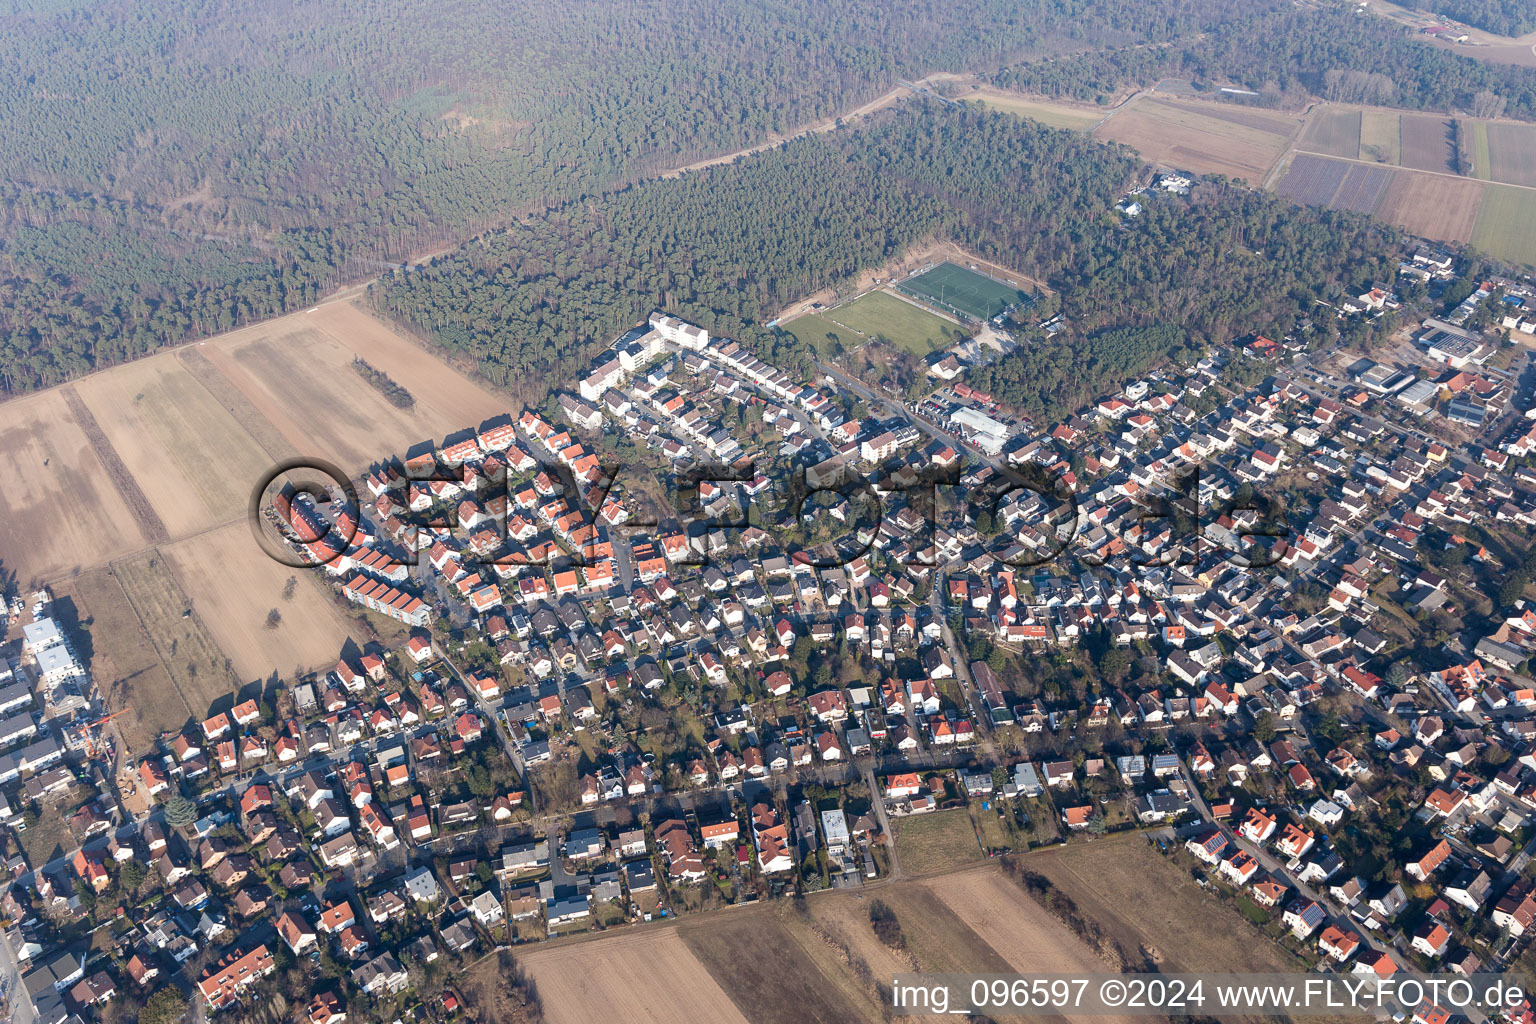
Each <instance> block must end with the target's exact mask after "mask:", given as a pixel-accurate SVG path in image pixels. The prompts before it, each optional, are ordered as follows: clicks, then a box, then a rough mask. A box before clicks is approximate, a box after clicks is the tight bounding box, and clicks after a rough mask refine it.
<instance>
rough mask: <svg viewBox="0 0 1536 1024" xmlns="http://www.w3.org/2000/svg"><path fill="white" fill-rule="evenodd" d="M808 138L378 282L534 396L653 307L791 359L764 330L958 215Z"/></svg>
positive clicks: (380, 296)
mask: <svg viewBox="0 0 1536 1024" xmlns="http://www.w3.org/2000/svg"><path fill="white" fill-rule="evenodd" d="M845 147H846V140H845V139H844V138H843V137H841V136H838V135H814V136H808V137H805V138H802V139H799V140H797V141H795V142H792V143H790V144H789V145H787V146H784V147H782V148H780V149H778V150H774V151H771V152H768V153H765V154H762V155H761V156H758V157H755V158H752V159H748V160H743V161H741V162H739V163H737V164H733V165H729V166H722V167H716V168H712V169H710V170H708V171H704V172H698V173H693V174H688V175H684V176H683V177H681V178H676V179H671V180H666V181H656V182H651V183H648V184H645V185H641V186H637V187H634V188H631V189H628V190H626V191H624V192H621V193H617V194H615V195H612V196H609V197H607V198H606V199H603V200H600V201H591V202H583V203H573V204H571V205H569V206H568V207H565V208H563V209H561V210H559V211H554V212H551V213H547V214H544V215H541V216H538V217H533V218H529V219H527V220H525V221H523V222H520V223H519V224H517V225H515V226H514V227H512V228H509V229H507V230H504V231H497V232H493V233H491V234H489V235H487V236H485V237H483V238H480V239H478V240H476V241H475V242H472V243H470V244H469V245H467V246H465V247H463V248H461V249H459V250H458V251H456V252H455V253H453V254H452V255H449V256H446V257H441V258H438V259H435V260H433V261H431V262H430V263H429V264H427V265H425V266H423V267H420V268H417V269H412V270H409V271H402V272H398V273H395V274H393V275H390V276H388V277H386V278H385V279H383V280H381V281H380V282H378V283H376V284H375V285H374V286H373V287H372V289H371V294H372V295H373V298H374V302H375V304H376V305H377V306H378V308H379V309H380V310H381V311H383V312H384V313H386V314H388V315H390V316H392V317H394V318H396V319H398V320H401V321H405V322H408V323H410V324H413V325H415V326H416V327H417V328H419V329H421V330H423V331H425V332H427V333H429V334H431V335H432V337H434V338H435V339H436V340H437V341H439V342H441V343H442V344H445V345H447V346H449V347H450V348H453V349H455V350H457V351H459V352H462V353H464V354H466V355H468V356H470V357H472V358H474V359H475V360H476V362H477V363H478V364H479V367H480V370H481V372H482V373H483V374H484V375H485V376H486V377H487V378H489V379H490V380H492V381H493V382H495V383H497V384H501V385H504V386H508V387H514V388H519V387H520V388H524V389H528V390H530V391H531V392H538V391H540V390H542V389H544V388H550V387H557V386H559V385H560V384H561V382H569V381H571V380H572V379H574V378H575V377H576V376H577V375H579V374H580V373H581V372H582V371H583V370H584V369H585V367H586V366H587V364H588V363H589V362H590V360H591V357H592V355H593V354H594V353H595V352H596V350H597V349H599V348H601V347H602V346H603V345H605V344H606V343H608V342H609V341H611V340H612V339H613V338H614V337H615V336H617V335H618V334H620V333H622V332H623V331H624V330H625V329H626V328H628V327H629V326H630V325H632V324H634V323H635V322H636V321H637V320H640V319H643V318H644V317H645V316H646V315H647V314H648V313H649V312H650V311H651V310H652V309H655V308H657V307H658V306H660V307H664V308H667V309H670V310H672V311H674V312H676V313H678V314H680V315H682V316H685V317H690V318H692V319H695V320H698V321H701V322H705V323H708V324H709V325H710V327H711V330H713V331H715V332H716V333H725V334H730V335H732V336H734V337H737V338H739V339H741V340H743V341H744V342H746V343H749V344H752V345H754V346H755V347H757V349H758V350H759V351H760V352H762V353H763V354H764V356H765V357H768V358H772V359H774V361H776V362H778V363H780V364H781V365H785V366H786V367H788V368H795V369H799V370H802V371H804V370H807V369H808V368H809V363H808V362H806V361H805V358H804V353H802V352H800V351H799V350H798V348H797V347H796V343H795V341H794V339H793V338H792V337H790V336H788V335H781V334H777V333H770V332H767V331H765V330H764V329H763V328H762V327H761V326H760V325H761V324H762V323H763V322H765V321H766V320H768V319H771V318H772V317H773V315H774V314H775V312H776V311H777V310H778V309H780V308H782V307H783V306H785V305H787V304H789V303H790V302H791V301H793V300H795V299H797V298H799V297H800V296H803V295H808V294H810V293H812V292H815V291H817V290H819V289H821V288H825V287H829V286H838V285H842V284H845V283H848V282H851V281H852V280H853V278H855V277H856V276H857V274H858V272H859V271H860V270H862V269H863V268H865V267H870V266H877V265H879V264H881V263H883V262H885V261H887V260H889V259H892V258H894V257H895V256H896V255H897V254H899V253H900V252H901V251H902V250H904V249H906V248H907V247H908V246H910V245H911V244H912V243H914V242H916V241H918V240H919V239H921V238H922V237H924V236H925V235H927V234H930V233H932V232H933V231H935V230H936V229H937V228H938V227H939V226H940V225H942V224H944V223H945V222H946V219H947V218H949V217H950V216H951V215H950V214H949V213H948V211H946V210H945V209H944V207H943V205H942V204H940V203H938V202H936V201H933V200H928V199H924V198H922V197H918V196H914V195H912V194H911V193H910V192H909V191H907V190H906V189H904V188H902V187H901V186H900V184H899V183H897V182H895V181H893V180H892V179H890V178H888V177H886V176H883V175H880V174H877V173H874V172H873V171H872V170H871V167H870V165H869V163H868V162H867V161H856V160H850V159H849V152H848V151H847V149H846V148H845Z"/></svg>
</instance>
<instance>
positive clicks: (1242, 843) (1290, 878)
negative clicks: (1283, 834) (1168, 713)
mask: <svg viewBox="0 0 1536 1024" xmlns="http://www.w3.org/2000/svg"><path fill="white" fill-rule="evenodd" d="M1179 771H1180V772H1181V773H1182V774H1183V776H1184V782H1185V784H1186V785H1188V786H1189V793H1190V798H1191V799H1192V801H1193V802H1194V805H1195V809H1196V810H1198V811H1199V812H1200V816H1201V817H1202V818H1204V819H1206V820H1207V821H1214V822H1215V824H1216V827H1217V828H1219V829H1220V830H1221V833H1222V835H1224V836H1226V837H1227V842H1229V843H1232V844H1234V845H1236V846H1237V848H1238V849H1240V850H1242V851H1243V852H1245V853H1247V854H1248V855H1249V856H1251V857H1253V858H1254V859H1255V860H1257V861H1258V862H1259V865H1260V866H1261V867H1263V868H1264V870H1265V871H1267V872H1269V873H1270V874H1272V875H1275V876H1278V877H1280V878H1283V879H1285V881H1286V883H1287V884H1288V885H1290V887H1291V888H1293V889H1295V890H1296V891H1297V892H1298V893H1299V894H1301V895H1302V896H1305V897H1306V898H1307V899H1310V900H1316V901H1317V902H1318V903H1319V904H1321V905H1322V906H1323V907H1324V908H1325V909H1326V910H1327V911H1328V915H1329V917H1331V918H1332V919H1333V920H1334V921H1335V922H1337V923H1339V924H1341V925H1344V926H1347V927H1348V928H1349V929H1350V930H1351V931H1353V932H1354V933H1355V934H1357V935H1359V936H1360V940H1361V943H1362V944H1363V945H1364V946H1366V947H1368V948H1369V949H1372V950H1374V951H1376V952H1378V953H1385V952H1391V951H1390V950H1389V949H1387V947H1385V946H1383V945H1381V944H1380V943H1378V942H1377V941H1376V938H1375V936H1374V935H1372V934H1371V933H1370V931H1369V930H1368V929H1365V928H1361V927H1358V926H1357V925H1356V924H1355V922H1354V921H1352V920H1351V919H1350V917H1349V915H1348V914H1346V913H1344V912H1343V911H1341V910H1340V909H1339V908H1338V907H1337V906H1335V905H1334V904H1333V902H1332V901H1331V900H1330V899H1328V897H1326V896H1325V895H1323V894H1322V893H1320V892H1318V891H1316V890H1314V889H1313V888H1312V887H1311V886H1310V885H1307V884H1306V883H1305V882H1302V881H1301V880H1300V879H1298V878H1297V877H1296V876H1295V875H1294V874H1292V873H1291V871H1290V869H1289V868H1287V867H1286V866H1285V865H1284V864H1282V863H1281V862H1280V860H1279V859H1278V858H1276V857H1275V856H1274V855H1273V854H1272V853H1270V852H1269V851H1268V850H1266V849H1264V848H1263V847H1262V846H1259V845H1258V844H1256V843H1251V842H1249V841H1248V840H1247V839H1244V838H1243V837H1242V836H1241V835H1239V834H1238V832H1237V831H1236V830H1235V829H1233V828H1230V827H1229V826H1228V825H1227V823H1226V822H1224V821H1216V819H1215V818H1213V817H1212V815H1211V809H1210V807H1209V806H1207V804H1206V802H1205V797H1204V796H1202V795H1201V793H1200V787H1199V786H1197V785H1195V780H1194V778H1193V777H1192V776H1191V775H1190V773H1189V768H1188V767H1187V766H1186V765H1184V764H1183V763H1182V762H1181V763H1180V764H1179ZM1394 959H1398V958H1394Z"/></svg>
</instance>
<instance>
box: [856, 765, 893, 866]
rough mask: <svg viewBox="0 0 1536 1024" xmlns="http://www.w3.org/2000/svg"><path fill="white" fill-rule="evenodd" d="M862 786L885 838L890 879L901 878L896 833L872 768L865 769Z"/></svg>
mask: <svg viewBox="0 0 1536 1024" xmlns="http://www.w3.org/2000/svg"><path fill="white" fill-rule="evenodd" d="M864 784H865V785H867V786H868V787H869V802H870V803H871V804H873V805H874V808H875V817H876V818H877V819H879V821H880V834H881V835H883V836H885V849H886V852H887V853H889V854H890V857H891V871H890V878H891V879H892V880H895V879H898V878H901V877H902V870H901V856H900V855H899V854H898V853H897V852H896V833H895V832H893V831H892V830H891V819H890V817H889V816H888V815H887V814H886V813H885V797H884V796H883V795H882V794H881V792H880V781H879V780H878V779H876V778H875V769H874V767H873V766H867V767H865V769H864Z"/></svg>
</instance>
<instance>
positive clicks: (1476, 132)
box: [1463, 121, 1493, 181]
mask: <svg viewBox="0 0 1536 1024" xmlns="http://www.w3.org/2000/svg"><path fill="white" fill-rule="evenodd" d="M1463 123H1464V124H1470V125H1471V128H1472V173H1473V174H1474V175H1475V176H1476V177H1478V178H1481V179H1482V180H1484V181H1491V180H1493V157H1492V155H1491V153H1490V150H1489V148H1488V126H1487V125H1486V124H1484V123H1483V122H1481V121H1472V122H1463Z"/></svg>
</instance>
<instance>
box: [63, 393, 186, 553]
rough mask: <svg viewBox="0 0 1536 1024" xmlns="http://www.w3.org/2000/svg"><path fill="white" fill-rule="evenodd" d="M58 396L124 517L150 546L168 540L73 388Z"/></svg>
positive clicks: (156, 517) (121, 460)
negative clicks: (120, 501)
mask: <svg viewBox="0 0 1536 1024" xmlns="http://www.w3.org/2000/svg"><path fill="white" fill-rule="evenodd" d="M59 395H60V397H62V398H63V399H64V404H65V405H67V406H68V407H69V414H70V415H71V416H73V417H74V419H75V423H76V424H77V425H78V426H79V427H80V429H81V430H82V431H83V432H84V433H85V436H86V438H87V439H88V440H89V441H90V442H91V447H93V448H94V449H95V450H96V457H97V458H98V459H100V460H101V464H102V468H103V469H105V470H106V471H107V479H109V480H111V481H112V486H113V487H114V488H116V489H117V493H118V496H119V497H120V498H122V499H123V504H124V505H127V506H128V514H129V515H131V516H133V521H134V522H135V523H137V524H138V527H139V529H140V530H142V531H143V533H144V538H145V539H146V540H148V541H149V542H150V543H151V544H154V543H157V542H159V541H164V540H169V539H170V536H171V535H170V531H168V530H167V529H166V528H165V523H164V522H163V521H162V520H161V519H160V515H159V513H157V512H156V511H155V507H154V506H153V505H151V504H150V503H149V498H148V497H146V496H145V494H144V490H143V488H141V487H140V486H139V482H138V480H136V479H135V478H134V475H133V473H131V472H130V471H129V469H128V466H127V465H126V464H125V463H124V462H123V457H122V456H121V455H119V454H117V449H116V448H114V447H112V441H111V439H109V438H108V437H107V434H106V431H104V430H102V429H101V424H100V423H98V422H97V421H96V416H95V414H94V413H92V412H91V410H90V409H89V408H88V407H87V406H86V404H85V400H84V399H83V398H81V397H80V393H79V392H78V391H76V390H75V386H74V384H73V383H70V384H65V385H64V386H62V387H61V388H59Z"/></svg>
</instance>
